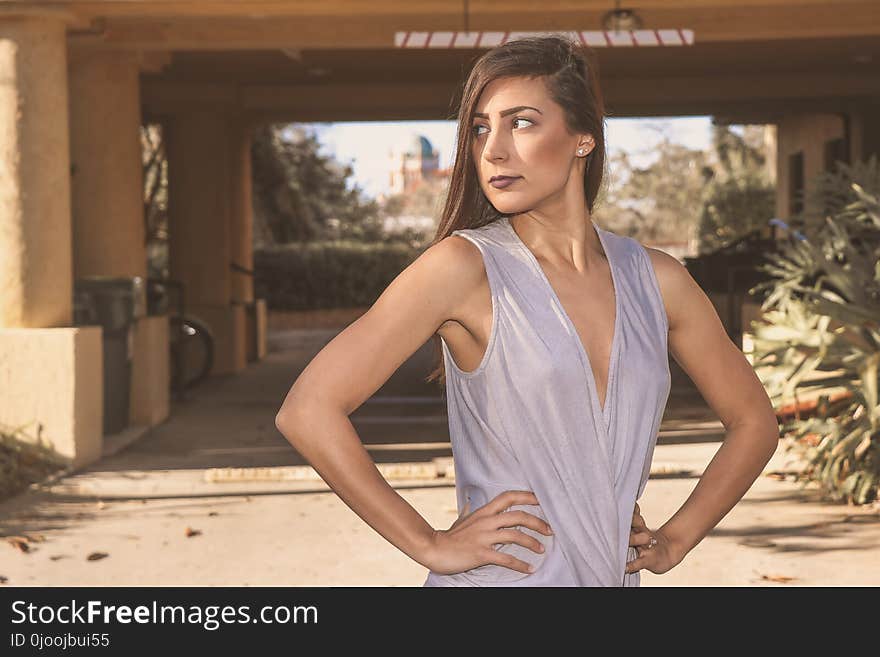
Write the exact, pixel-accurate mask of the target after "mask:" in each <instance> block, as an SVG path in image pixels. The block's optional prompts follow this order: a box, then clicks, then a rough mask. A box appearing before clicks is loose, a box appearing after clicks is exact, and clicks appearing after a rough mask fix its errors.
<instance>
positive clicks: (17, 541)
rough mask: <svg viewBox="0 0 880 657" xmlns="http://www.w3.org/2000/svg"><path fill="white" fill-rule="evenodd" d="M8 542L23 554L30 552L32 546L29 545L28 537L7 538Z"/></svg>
mask: <svg viewBox="0 0 880 657" xmlns="http://www.w3.org/2000/svg"><path fill="white" fill-rule="evenodd" d="M6 542H7V543H9V544H10V545H11V546H12V547H16V548H18V549H19V550H21V551H22V552H30V551H31V546H30V545H29V544H28V539H27V537H26V536H7V537H6Z"/></svg>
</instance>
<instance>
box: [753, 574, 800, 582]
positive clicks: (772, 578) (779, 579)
mask: <svg viewBox="0 0 880 657" xmlns="http://www.w3.org/2000/svg"><path fill="white" fill-rule="evenodd" d="M761 579H765V580H768V581H770V582H781V583H783V584H784V583H785V582H791V581H793V580H796V579H797V577H788V576H787V575H761Z"/></svg>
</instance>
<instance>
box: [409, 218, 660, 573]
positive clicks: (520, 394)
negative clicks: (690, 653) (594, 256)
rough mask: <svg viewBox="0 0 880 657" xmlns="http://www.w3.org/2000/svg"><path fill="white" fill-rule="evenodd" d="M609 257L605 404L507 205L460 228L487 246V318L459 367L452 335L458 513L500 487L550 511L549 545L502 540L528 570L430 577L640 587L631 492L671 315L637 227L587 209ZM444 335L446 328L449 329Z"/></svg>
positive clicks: (636, 492) (449, 390)
mask: <svg viewBox="0 0 880 657" xmlns="http://www.w3.org/2000/svg"><path fill="white" fill-rule="evenodd" d="M592 225H593V227H594V228H595V230H596V232H597V234H598V236H599V239H600V241H601V244H602V247H603V249H604V251H605V254H606V256H607V258H608V261H609V265H610V267H611V273H612V278H613V283H614V289H615V297H616V304H617V305H616V308H617V312H616V319H615V327H614V338H613V341H612V347H611V358H610V371H609V375H608V379H609V380H608V386H607V392H606V400H605V404H604V408H603V407H602V405H601V403H600V400H599V397H598V393H597V390H596V382H595V381H594V376H593V370H592V368H591V367H590V363H589V357H588V355H587V353H586V351H585V350H584V347H583V344H582V343H581V341H580V339H579V337H578V334H577V331H576V329H575V327H574V324H573V323H572V321H571V319H570V318H569V317H568V315H567V314H566V313H565V311H564V310H563V307H562V304H561V302H560V301H559V298H558V297H557V295H556V293H555V291H554V289H553V287H552V286H551V285H550V281H549V279H548V278H547V276H546V275H545V273H544V271H543V270H542V269H541V266H540V264H539V263H538V261H537V259H536V258H535V256H534V254H533V253H532V252H531V251H530V250H529V249H528V247H526V245H525V244H524V243H523V242H522V240H521V239H520V238H519V236H518V235H517V234H516V232H515V231H514V230H513V226H512V225H511V224H510V221H509V220H508V219H507V218H501V219H499V220H496V221H493V222H492V223H490V224H488V225H486V226H481V227H480V228H468V229H460V230H456V231H454V232H453V233H452V234H453V235H461V236H462V237H465V238H467V239H468V240H470V241H471V242H473V243H474V244H475V245H476V246H477V247H478V248H479V249H480V252H481V254H482V256H483V263H484V265H485V268H486V272H487V275H488V279H489V286H490V288H491V297H492V329H491V333H490V336H489V343H488V347H487V349H486V352H485V354H484V356H483V359H482V361H481V362H480V364H479V365H478V366H477V367H476V368H475V369H474V370H471V371H470V372H466V371H464V370H461V369H459V367H458V366H457V365H456V364H455V361H454V360H453V358H452V355H451V353H450V351H449V348H448V347H447V345H446V343H445V342H442V348H443V358H444V363H445V366H446V397H447V409H448V416H449V432H450V440H451V442H452V455H453V461H454V463H455V491H456V498H457V503H458V512H459V514H460V513H461V512H462V511H463V509H464V507H465V504H466V503H467V502H468V501H470V511H471V512H472V511H474V510H476V509H477V508H478V507H480V506H482V505H484V504H486V503H487V502H488V501H490V500H491V499H492V498H493V497H496V496H497V495H499V494H500V493H502V492H503V491H505V490H530V491H533V492H534V493H535V495H536V496H537V499H538V501H539V504H537V505H514V506H512V507H510V508H511V509H514V510H515V509H520V508H521V509H523V510H525V511H527V512H529V513H533V514H535V515H537V516H539V517H541V518H543V519H545V520H546V521H547V522H549V523H550V526H551V527H552V528H553V531H554V534H553V535H552V536H545V535H544V534H540V533H538V532H536V531H533V530H532V529H530V528H528V527H523V526H518V527H517V528H516V529H518V530H520V531H523V532H525V533H527V534H529V535H531V536H533V537H535V538H536V539H538V540H539V541H541V542H542V543H543V544H544V548H545V551H544V552H543V553H541V554H539V553H537V552H533V551H532V550H531V549H529V548H526V547H523V546H521V545H516V544H514V543H507V544H504V543H499V544H496V545H495V549H497V550H500V551H502V552H509V553H511V554H513V555H514V556H516V557H518V558H520V559H523V560H524V561H526V562H528V563H530V564H532V565H533V566H534V567H535V571H534V572H533V573H521V572H519V571H516V570H513V569H511V568H507V567H505V566H498V565H495V564H485V565H482V566H478V567H476V568H473V569H471V570H468V571H465V572H461V573H455V574H451V575H443V574H439V573H435V572H433V571H429V572H428V577H427V579H426V580H425V582H424V586H639V584H640V573H639V572H635V573H625V572H624V569H625V564H626V562H628V561H631V560H632V559H634V558H636V551H635V548H631V547H629V532H630V525H631V522H632V515H633V509H634V505H635V502H636V501H637V500H638V499H639V498H640V497H641V495H642V492H643V491H644V488H645V484H646V483H647V481H648V475H649V473H650V469H651V457H652V455H653V452H654V445H655V444H656V440H657V433H658V431H659V428H660V421H661V419H662V417H663V411H664V409H665V407H666V401H667V399H668V396H669V389H670V382H671V379H670V372H669V359H668V352H667V330H668V323H667V318H666V312H665V309H664V306H663V300H662V297H661V296H660V288H659V285H658V283H657V279H656V277H655V274H654V269H653V266H652V264H651V260H650V257H649V256H648V252H647V251H646V250H645V248H644V247H643V246H642V245H641V244H640V243H639V242H638V241H637V240H635V239H633V238H631V237H624V236H620V235H617V234H615V233H613V232H610V231H606V230H604V229H602V228H599V226H597V225H596V223H595V222H592ZM441 340H442V338H441Z"/></svg>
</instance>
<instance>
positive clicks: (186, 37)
mask: <svg viewBox="0 0 880 657" xmlns="http://www.w3.org/2000/svg"><path fill="white" fill-rule="evenodd" d="M17 4H21V3H17ZM56 4H63V5H65V6H69V7H70V9H71V10H72V11H74V12H76V13H77V15H78V16H79V17H80V19H81V20H82V21H84V22H90V24H91V25H92V27H91V28H90V29H87V30H82V31H77V32H71V34H70V36H69V37H68V38H69V43H70V44H71V45H72V46H75V47H95V48H102V47H108V48H137V49H143V50H150V49H158V50H230V49H266V48H310V49H322V48H325V49H335V48H340V47H344V48H390V47H393V44H394V33H395V32H397V31H402V30H425V31H441V30H452V31H456V30H463V29H465V27H467V29H469V30H472V31H479V30H502V31H503V30H509V31H554V30H596V29H601V20H602V16H603V15H604V14H605V13H606V12H607V11H608V9H609V8H610V6H609V5H610V3H608V2H606V1H605V0H602V1H601V2H598V1H592V2H557V3H553V4H552V5H550V4H547V3H543V4H542V3H535V2H533V1H532V0H510V1H506V2H496V1H490V0H476V1H472V2H470V3H469V9H470V11H469V14H468V19H467V22H465V19H464V17H463V14H462V5H461V4H460V3H457V2H448V1H444V2H441V1H439V0H430V1H427V0H422V1H419V0H413V1H412V2H405V3H403V2H352V1H333V0H326V1H324V2H251V1H250V0H227V2H200V1H197V0H193V1H191V2H161V1H155V0H151V1H149V2H147V1H140V0H129V1H128V2H67V3H56ZM638 14H639V16H641V18H642V19H643V20H644V23H645V27H646V28H648V29H675V28H682V29H690V30H693V31H694V34H695V42H696V43H712V42H725V41H727V42H731V41H733V42H748V41H755V40H786V39H803V38H830V37H841V36H877V35H880V3H878V2H876V1H873V0H846V1H841V2H834V3H829V2H822V1H820V0H799V1H797V2H795V1H785V0H747V1H738V2H736V3H733V2H730V0H715V1H712V0H679V1H671V2H666V1H665V0H650V1H648V2H640V3H639V7H638Z"/></svg>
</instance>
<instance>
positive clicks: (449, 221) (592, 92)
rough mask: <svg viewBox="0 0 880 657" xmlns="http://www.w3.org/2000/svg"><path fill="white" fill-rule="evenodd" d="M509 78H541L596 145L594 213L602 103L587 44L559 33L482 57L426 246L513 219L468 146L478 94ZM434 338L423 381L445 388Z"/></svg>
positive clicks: (590, 163)
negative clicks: (481, 176) (481, 177)
mask: <svg viewBox="0 0 880 657" xmlns="http://www.w3.org/2000/svg"><path fill="white" fill-rule="evenodd" d="M511 77H527V78H534V77H541V78H544V82H545V84H546V86H547V90H548V92H549V94H550V97H551V98H552V99H553V100H554V102H556V103H557V104H558V105H559V106H560V107H561V108H562V109H563V111H564V115H565V121H566V125H567V126H568V129H569V130H570V131H571V132H572V133H589V134H591V135H592V136H593V139H594V140H595V147H594V148H593V150H592V151H590V154H589V155H587V166H586V169H585V171H584V192H585V195H586V200H587V207H588V208H589V210H590V213H591V214H592V212H593V204H594V202H595V200H596V197H597V196H598V194H599V188H600V187H601V185H602V179H603V177H604V169H605V125H604V118H605V103H604V100H603V98H602V92H601V89H600V87H599V75H598V64H597V59H596V56H595V54H594V52H593V50H592V49H590V48H589V47H588V46H585V45H582V44H580V43H578V42H576V41H573V40H572V39H570V38H568V37H566V36H563V35H550V36H535V37H525V38H520V39H515V40H513V41H508V42H507V43H505V44H503V45H501V46H498V47H496V48H493V49H491V50H489V51H488V52H486V53H484V54H483V55H482V56H481V57H480V58H479V59H478V60H477V61H476V63H475V64H474V66H473V68H472V69H471V72H470V74H469V75H468V78H467V80H466V82H465V83H464V86H463V89H462V95H461V103H460V105H459V109H458V117H457V121H458V130H457V137H456V146H455V161H454V164H453V169H452V175H451V176H450V180H449V189H448V192H447V195H446V203H445V205H444V207H443V213H442V215H441V216H440V222H439V224H438V226H437V232H436V234H435V235H434V239H433V240H432V241H431V243H430V244H429V245H428V246H429V247H430V246H433V245H434V244H436V243H437V242H439V241H440V240H442V239H444V238H446V237H448V236H449V235H450V234H451V233H452V232H453V231H454V230H458V229H459V228H477V227H479V226H485V225H486V224H489V223H491V222H493V221H496V220H498V219H500V218H502V217H506V216H512V215H507V214H505V213H502V212H499V211H498V210H496V209H495V207H494V206H493V205H492V204H491V203H490V202H489V200H488V199H487V198H486V195H485V194H484V193H483V190H482V188H481V187H480V184H479V182H478V180H477V176H476V172H475V168H476V165H475V163H474V161H473V150H472V148H471V145H472V144H471V140H472V139H473V135H472V133H471V123H472V121H473V119H474V116H473V115H474V111H475V110H474V108H475V106H476V104H477V100H478V99H479V97H480V94H481V93H482V92H483V89H484V88H485V87H486V85H487V84H489V83H490V82H492V81H493V80H497V79H499V78H511ZM432 339H433V340H434V367H435V369H434V370H432V371H431V373H430V374H429V375H428V377H427V378H426V379H425V381H433V380H434V379H438V381H439V383H440V384H441V385H443V386H445V383H446V371H445V367H444V364H443V354H442V350H441V349H442V348H441V345H440V336H439V335H437V334H435V335H434V336H433V338H432Z"/></svg>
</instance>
